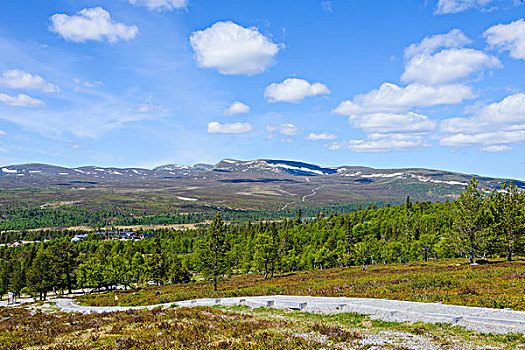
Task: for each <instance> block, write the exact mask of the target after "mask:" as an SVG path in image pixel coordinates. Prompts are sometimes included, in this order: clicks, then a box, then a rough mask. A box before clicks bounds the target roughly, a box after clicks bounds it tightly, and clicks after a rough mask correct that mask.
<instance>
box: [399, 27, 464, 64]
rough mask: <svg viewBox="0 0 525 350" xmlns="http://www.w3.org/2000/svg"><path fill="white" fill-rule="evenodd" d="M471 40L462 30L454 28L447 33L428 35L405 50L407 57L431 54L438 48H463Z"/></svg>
mask: <svg viewBox="0 0 525 350" xmlns="http://www.w3.org/2000/svg"><path fill="white" fill-rule="evenodd" d="M471 42H472V40H470V39H469V38H467V37H466V36H465V34H463V32H462V31H461V30H459V29H453V30H451V31H450V32H448V33H446V34H437V35H432V36H427V37H425V38H424V39H423V40H422V41H421V42H420V43H417V44H412V45H410V46H409V47H407V48H406V50H405V58H407V59H408V58H411V57H414V56H418V55H431V54H433V53H434V52H436V50H437V49H451V48H462V47H463V46H465V45H467V44H470V43H471Z"/></svg>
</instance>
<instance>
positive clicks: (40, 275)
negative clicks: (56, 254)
mask: <svg viewBox="0 0 525 350" xmlns="http://www.w3.org/2000/svg"><path fill="white" fill-rule="evenodd" d="M55 281H56V271H55V269H54V268H53V262H52V258H51V255H50V254H49V252H48V251H47V250H45V249H44V248H43V247H42V248H41V249H40V250H39V251H38V254H37V255H36V258H35V260H34V261H33V264H32V265H31V268H30V269H29V271H28V272H27V284H28V287H29V289H30V290H32V291H33V292H36V293H38V295H39V296H40V300H46V295H47V293H48V292H49V291H51V290H52V288H53V285H54V284H55Z"/></svg>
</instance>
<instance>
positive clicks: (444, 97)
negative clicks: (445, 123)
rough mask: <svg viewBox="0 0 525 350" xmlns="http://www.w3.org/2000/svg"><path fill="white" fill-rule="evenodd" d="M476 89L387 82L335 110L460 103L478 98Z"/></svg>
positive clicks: (390, 109) (394, 109) (393, 109)
mask: <svg viewBox="0 0 525 350" xmlns="http://www.w3.org/2000/svg"><path fill="white" fill-rule="evenodd" d="M474 97H475V95H474V92H473V91H472V88H470V87H468V86H465V85H444V86H425V85H422V84H410V85H407V86H406V87H401V86H398V85H395V84H391V83H384V84H382V85H381V87H380V88H379V89H376V90H372V91H370V92H368V93H366V94H361V95H357V96H355V97H354V98H353V100H351V101H350V100H348V101H343V102H342V103H341V104H340V105H339V106H338V107H337V108H335V109H334V110H333V112H334V113H336V114H341V115H347V116H351V115H358V114H369V113H382V112H384V113H397V112H406V111H408V110H409V109H410V108H412V107H430V106H437V105H447V104H457V103H461V102H463V101H464V100H466V99H471V98H474Z"/></svg>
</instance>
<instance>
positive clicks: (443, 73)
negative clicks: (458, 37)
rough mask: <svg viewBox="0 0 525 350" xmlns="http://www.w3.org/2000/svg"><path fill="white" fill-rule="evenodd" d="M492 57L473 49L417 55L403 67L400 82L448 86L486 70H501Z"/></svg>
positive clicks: (497, 61)
mask: <svg viewBox="0 0 525 350" xmlns="http://www.w3.org/2000/svg"><path fill="white" fill-rule="evenodd" d="M501 67H502V65H501V62H500V61H499V59H497V58H496V57H494V56H489V55H487V54H486V53H484V52H482V51H478V50H474V49H448V50H442V51H440V52H438V53H436V54H434V55H418V56H415V57H413V58H411V59H410V60H409V61H408V62H407V63H406V66H405V72H404V73H403V75H402V76H401V80H402V81H404V82H408V83H423V84H428V85H439V84H449V83H454V82H457V81H458V80H461V79H465V78H467V77H469V76H470V75H471V74H473V73H475V72H478V71H481V70H484V69H487V68H501Z"/></svg>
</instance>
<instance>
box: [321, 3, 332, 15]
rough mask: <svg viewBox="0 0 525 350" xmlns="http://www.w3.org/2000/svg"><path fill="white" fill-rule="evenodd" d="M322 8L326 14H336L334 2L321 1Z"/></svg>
mask: <svg viewBox="0 0 525 350" xmlns="http://www.w3.org/2000/svg"><path fill="white" fill-rule="evenodd" d="M321 6H322V7H323V11H324V12H334V9H333V6H332V2H331V1H330V0H323V1H321Z"/></svg>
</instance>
